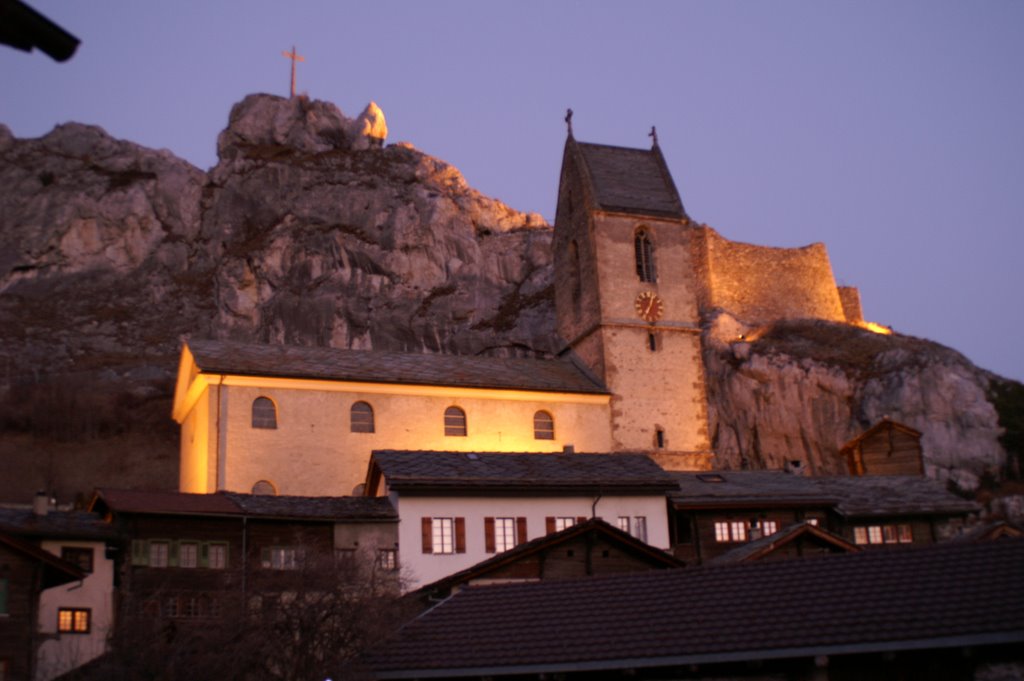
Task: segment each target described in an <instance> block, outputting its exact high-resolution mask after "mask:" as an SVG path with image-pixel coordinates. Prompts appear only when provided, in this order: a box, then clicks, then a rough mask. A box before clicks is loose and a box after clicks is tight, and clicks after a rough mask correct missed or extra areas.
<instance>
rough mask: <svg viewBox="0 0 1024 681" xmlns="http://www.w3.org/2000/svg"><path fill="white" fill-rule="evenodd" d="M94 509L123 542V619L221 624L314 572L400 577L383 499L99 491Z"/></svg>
mask: <svg viewBox="0 0 1024 681" xmlns="http://www.w3.org/2000/svg"><path fill="white" fill-rule="evenodd" d="M91 509H92V510H93V511H95V512H97V513H100V514H102V515H104V516H105V517H107V518H109V519H110V522H111V523H112V525H113V527H115V528H116V529H117V531H118V533H119V534H120V536H121V537H122V542H123V544H122V545H123V552H122V555H123V565H122V566H121V570H122V579H121V585H120V589H121V602H122V605H123V607H124V613H123V615H124V617H125V619H130V618H132V617H142V618H149V619H160V620H163V621H168V622H174V623H175V624H176V626H177V627H179V628H180V627H188V626H209V625H216V624H217V623H218V622H221V621H223V620H225V619H226V618H228V617H230V616H234V615H237V614H238V613H239V612H240V609H241V608H242V607H243V606H246V605H247V604H248V603H247V599H248V598H249V597H251V596H254V595H265V594H266V593H268V592H270V591H280V590H282V589H287V588H289V580H293V579H295V580H299V579H301V578H303V576H304V574H303V571H308V570H309V569H311V568H316V569H319V568H320V567H322V566H329V568H330V569H335V568H336V567H337V566H338V565H340V564H344V565H354V564H355V563H356V562H359V563H360V564H362V565H366V566H369V567H379V568H380V569H381V570H382V571H383V572H388V573H395V574H397V568H398V556H397V545H396V539H397V533H396V530H395V523H396V520H397V519H396V517H395V513H394V510H393V509H392V508H391V506H390V504H389V503H388V501H387V499H371V498H366V497H322V498H317V497H287V496H262V497H261V496H254V495H247V494H229V493H220V494H184V493H179V492H146V491H137V490H114V489H101V490H97V492H96V496H95V497H94V499H93V501H92V504H91Z"/></svg>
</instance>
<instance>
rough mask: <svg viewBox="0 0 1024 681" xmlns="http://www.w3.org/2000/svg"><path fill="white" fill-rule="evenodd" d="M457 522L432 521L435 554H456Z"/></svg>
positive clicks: (447, 519) (432, 541) (437, 519)
mask: <svg viewBox="0 0 1024 681" xmlns="http://www.w3.org/2000/svg"><path fill="white" fill-rule="evenodd" d="M454 538H455V521H454V519H452V518H432V519H431V547H432V552H433V553H455V540H454Z"/></svg>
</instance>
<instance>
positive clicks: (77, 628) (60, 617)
mask: <svg viewBox="0 0 1024 681" xmlns="http://www.w3.org/2000/svg"><path fill="white" fill-rule="evenodd" d="M91 617H92V610H90V609H89V608H60V609H58V610H57V631H59V632H60V633H62V634H88V633H89V620H90V619H91Z"/></svg>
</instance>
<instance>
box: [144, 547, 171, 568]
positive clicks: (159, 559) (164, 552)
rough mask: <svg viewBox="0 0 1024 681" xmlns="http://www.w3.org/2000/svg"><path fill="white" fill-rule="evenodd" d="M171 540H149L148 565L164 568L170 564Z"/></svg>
mask: <svg viewBox="0 0 1024 681" xmlns="http://www.w3.org/2000/svg"><path fill="white" fill-rule="evenodd" d="M170 561H171V542H169V541H150V542H149V567H155V568H165V567H169V566H170V564H171V562H170Z"/></svg>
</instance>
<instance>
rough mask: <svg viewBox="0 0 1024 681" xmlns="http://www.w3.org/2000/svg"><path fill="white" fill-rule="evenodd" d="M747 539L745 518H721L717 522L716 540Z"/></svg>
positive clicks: (732, 540)
mask: <svg viewBox="0 0 1024 681" xmlns="http://www.w3.org/2000/svg"><path fill="white" fill-rule="evenodd" d="M746 540H747V523H746V521H743V520H720V521H716V522H715V541H717V542H738V541H746Z"/></svg>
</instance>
